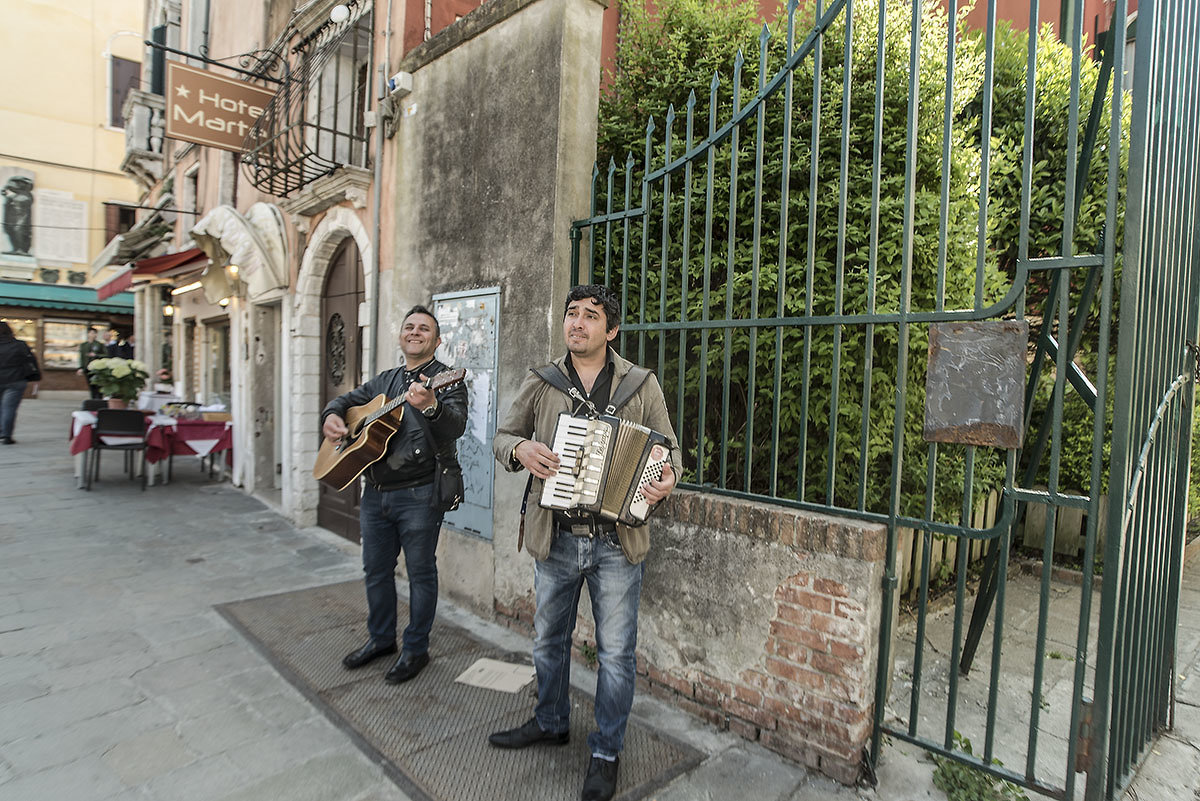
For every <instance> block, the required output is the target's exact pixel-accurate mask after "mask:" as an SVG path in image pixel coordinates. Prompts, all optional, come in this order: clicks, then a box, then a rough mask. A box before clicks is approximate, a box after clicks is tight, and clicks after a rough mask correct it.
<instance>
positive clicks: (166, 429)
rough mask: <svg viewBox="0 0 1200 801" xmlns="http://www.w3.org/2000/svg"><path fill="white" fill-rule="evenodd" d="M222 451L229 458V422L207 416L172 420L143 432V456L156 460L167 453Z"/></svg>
mask: <svg viewBox="0 0 1200 801" xmlns="http://www.w3.org/2000/svg"><path fill="white" fill-rule="evenodd" d="M218 451H225V459H226V461H227V462H229V463H232V461H233V424H232V423H211V422H209V421H207V420H176V421H175V423H174V425H165V426H159V427H155V428H151V429H150V431H149V433H147V434H146V460H147V461H149V462H157V461H160V460H162V459H165V458H167V457H168V456H169V455H171V454H179V455H181V456H193V455H194V456H207V455H208V454H210V453H214V452H218Z"/></svg>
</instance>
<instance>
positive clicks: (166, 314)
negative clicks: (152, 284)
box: [163, 303, 175, 317]
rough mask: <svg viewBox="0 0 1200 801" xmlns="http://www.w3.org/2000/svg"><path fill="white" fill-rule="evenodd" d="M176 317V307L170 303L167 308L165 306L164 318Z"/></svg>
mask: <svg viewBox="0 0 1200 801" xmlns="http://www.w3.org/2000/svg"><path fill="white" fill-rule="evenodd" d="M174 316H175V307H174V306H172V305H171V304H170V303H168V304H167V305H166V306H163V317H174Z"/></svg>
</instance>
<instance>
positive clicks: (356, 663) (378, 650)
mask: <svg viewBox="0 0 1200 801" xmlns="http://www.w3.org/2000/svg"><path fill="white" fill-rule="evenodd" d="M394 653H396V643H392V644H390V645H379V644H377V643H376V642H375V641H374V640H367V644H366V645H364V646H363V647H362V648H359V649H358V650H357V651H351V652H350V653H348V654H346V655H345V656H344V657H343V658H342V664H343V665H345V666H346V669H347V670H354V669H355V668H360V667H362V666H363V665H365V664H367V663H368V662H370V661H371V660H372V659H378V658H379V657H381V656H387V655H388V654H394Z"/></svg>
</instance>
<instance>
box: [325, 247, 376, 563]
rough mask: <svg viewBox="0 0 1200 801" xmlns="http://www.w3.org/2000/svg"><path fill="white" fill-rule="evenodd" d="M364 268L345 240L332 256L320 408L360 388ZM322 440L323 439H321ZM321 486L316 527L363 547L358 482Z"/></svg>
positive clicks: (327, 285) (326, 296)
mask: <svg viewBox="0 0 1200 801" xmlns="http://www.w3.org/2000/svg"><path fill="white" fill-rule="evenodd" d="M364 298H365V293H364V291H363V272H362V264H361V262H360V260H359V256H358V246H357V245H356V244H355V242H354V240H353V239H351V238H347V239H346V240H345V241H343V242H342V244H341V245H339V246H338V249H337V250H336V251H335V252H334V254H333V262H332V264H330V267H329V274H328V276H327V277H326V279H325V289H324V291H323V292H322V293H321V407H322V408H324V406H325V404H327V403H329V401H331V400H332V399H334V398H336V397H337V396H338V395H341V394H342V393H345V392H349V391H350V390H352V389H354V388H355V387H356V386H358V384H359V379H360V373H361V371H362V367H361V365H362V342H361V339H360V336H359V329H358V306H359V304H360V303H362V302H363V300H364ZM318 436H319V434H318ZM318 486H320V493H321V494H320V498H319V501H318V504H317V523H318V524H319V525H321V526H324V527H325V528H327V529H329V530H330V531H332V532H334V533H335V534H338V535H340V536H342V537H345V538H346V539H348V540H352V541H354V542H358V541H359V531H358V501H359V494H360V493H359V482H357V481H355V482H354V483H352V484H351V485H350V486H349V487H347V488H346V489H344V490H342V491H340V492H339V491H337V490H335V489H333V488H332V487H327V486H325V485H324V484H320V485H318Z"/></svg>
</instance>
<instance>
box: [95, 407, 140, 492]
mask: <svg viewBox="0 0 1200 801" xmlns="http://www.w3.org/2000/svg"><path fill="white" fill-rule="evenodd" d="M105 437H119V438H120V441H118V442H115V443H112V444H109V443H107V442H105V441H104V438H105ZM101 451H123V452H124V453H125V469H126V470H127V471H128V473H129V478H130V480H133V478H134V475H133V454H134V451H141V452H142V490H143V491H145V489H146V416H145V415H143V414H142V413H141V412H139V411H137V410H136V409H97V410H96V425H95V426H94V427H93V428H92V447H91V449H90V450H89V451H88V459H89V460H90V463H89V464H88V466H87V467H86V469H85V472H86V473H87V485H86V487H85V489H89V490H90V489H91V488H92V480H93V478H94V479H95V480H96V481H99V480H100V452H101Z"/></svg>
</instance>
